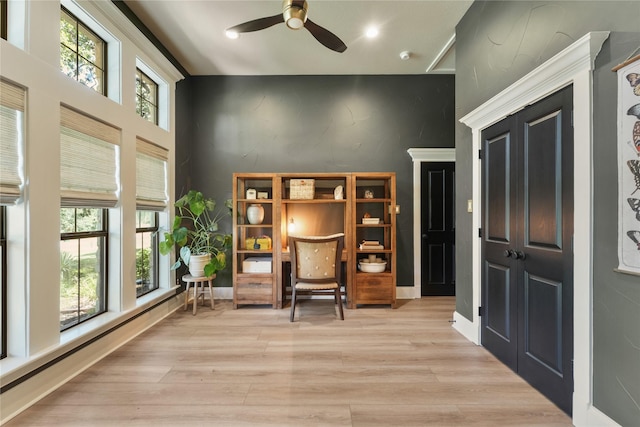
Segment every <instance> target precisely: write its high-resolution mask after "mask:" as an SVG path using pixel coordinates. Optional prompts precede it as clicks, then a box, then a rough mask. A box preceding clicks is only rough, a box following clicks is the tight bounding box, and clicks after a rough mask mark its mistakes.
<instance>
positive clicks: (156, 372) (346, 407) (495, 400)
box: [6, 297, 571, 427]
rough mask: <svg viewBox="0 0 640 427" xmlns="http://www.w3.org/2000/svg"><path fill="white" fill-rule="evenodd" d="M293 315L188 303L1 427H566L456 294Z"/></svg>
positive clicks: (316, 307) (304, 308)
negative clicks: (461, 325) (489, 346)
mask: <svg viewBox="0 0 640 427" xmlns="http://www.w3.org/2000/svg"><path fill="white" fill-rule="evenodd" d="M299 307H300V310H299V311H298V310H296V317H297V319H296V322H295V323H290V322H289V319H288V317H289V310H288V309H285V310H274V309H272V308H267V307H255V306H254V307H251V306H249V307H241V308H239V309H238V310H233V308H232V304H231V302H230V301H216V307H215V310H214V311H211V310H210V309H209V308H208V307H202V306H200V307H198V313H197V314H196V315H195V316H193V315H192V314H191V310H188V311H182V310H181V309H180V310H179V311H177V312H176V313H174V314H172V315H171V316H170V317H169V318H167V319H165V320H164V321H162V322H161V323H160V324H159V325H157V326H155V327H154V328H152V329H151V330H149V331H147V332H145V333H144V334H142V335H141V336H139V337H137V338H136V339H135V340H133V341H131V342H130V343H128V344H126V345H124V346H123V347H121V348H120V349H119V350H117V351H116V352H114V353H112V354H111V355H109V356H107V357H106V358H105V359H103V360H102V361H100V362H98V363H97V364H96V365H94V366H93V367H91V368H90V369H88V370H87V371H85V372H84V373H82V374H80V375H79V376H77V377H76V378H75V379H74V380H72V381H71V382H69V383H67V384H65V385H64V386H62V387H61V388H60V389H58V390H57V391H55V392H53V393H52V394H50V395H49V396H47V397H45V398H44V399H43V400H41V401H40V402H39V403H37V404H36V405H34V406H33V407H31V408H29V409H28V410H27V411H25V412H23V413H21V414H20V415H18V416H17V417H16V418H14V419H13V420H11V421H10V422H9V423H7V424H6V425H7V426H8V427H14V426H53V425H56V426H115V425H141V426H147V425H171V426H178V425H189V426H385V427H386V426H570V425H571V419H570V418H569V417H568V416H567V415H566V414H564V413H563V412H562V411H560V410H559V409H558V408H557V407H556V406H554V405H553V404H552V403H550V402H549V401H548V400H547V399H546V398H545V397H543V396H542V395H541V394H540V393H538V392H537V391H536V390H534V389H533V388H532V387H530V386H529V385H528V384H527V383H526V382H525V381H523V380H522V379H520V377H518V376H517V375H515V374H514V373H513V372H511V371H510V370H509V369H508V368H507V367H505V366H504V365H503V364H501V363H500V362H498V361H497V360H496V359H495V358H494V357H493V356H492V355H491V354H490V353H488V352H487V351H486V350H485V349H484V348H482V347H479V346H476V345H474V344H472V343H470V342H469V341H467V340H466V339H465V338H463V337H462V336H461V335H460V334H459V333H458V332H456V331H455V330H454V329H453V328H452V327H451V324H450V322H449V320H450V319H451V317H452V313H453V311H454V309H455V301H454V298H453V297H429V298H423V299H421V300H400V301H399V304H398V308H396V309H390V308H389V307H387V306H380V307H378V306H375V307H365V308H360V309H358V310H345V320H344V321H340V320H337V317H336V310H335V307H334V305H333V303H332V301H330V300H313V301H301V303H300V305H299Z"/></svg>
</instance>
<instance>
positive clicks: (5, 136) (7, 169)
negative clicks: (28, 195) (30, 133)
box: [0, 80, 25, 205]
mask: <svg viewBox="0 0 640 427" xmlns="http://www.w3.org/2000/svg"><path fill="white" fill-rule="evenodd" d="M24 111H25V90H24V89H23V88H21V87H18V86H15V85H13V84H11V83H8V82H6V81H4V80H0V153H2V155H0V204H2V205H11V204H14V203H16V201H18V199H20V196H22V191H21V187H22V177H21V173H22V167H23V162H22V156H21V155H20V152H21V148H22V143H23V141H24V117H25V116H24Z"/></svg>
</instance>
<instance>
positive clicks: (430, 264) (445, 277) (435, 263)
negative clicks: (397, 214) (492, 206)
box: [420, 162, 456, 296]
mask: <svg viewBox="0 0 640 427" xmlns="http://www.w3.org/2000/svg"><path fill="white" fill-rule="evenodd" d="M421 172H422V173H421V188H422V203H421V208H420V217H421V218H420V223H421V224H422V230H421V235H420V238H421V240H422V259H421V260H420V261H421V262H420V265H421V269H422V283H421V285H420V286H421V296H455V294H456V268H455V267H456V265H455V252H456V246H455V240H456V234H455V216H456V215H455V163H454V162H424V163H422V168H421Z"/></svg>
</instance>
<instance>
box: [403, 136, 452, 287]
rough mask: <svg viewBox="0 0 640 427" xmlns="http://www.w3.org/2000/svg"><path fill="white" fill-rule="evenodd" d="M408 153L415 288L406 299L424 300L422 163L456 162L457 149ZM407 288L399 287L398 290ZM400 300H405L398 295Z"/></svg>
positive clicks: (422, 149) (423, 149)
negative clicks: (410, 178) (410, 177)
mask: <svg viewBox="0 0 640 427" xmlns="http://www.w3.org/2000/svg"><path fill="white" fill-rule="evenodd" d="M407 153H409V155H410V156H411V160H412V161H413V288H411V287H409V289H408V290H409V293H411V292H412V294H411V295H408V294H407V295H406V296H405V298H408V299H420V298H422V291H421V285H422V268H421V263H422V240H421V239H420V238H418V237H417V236H420V235H422V224H421V221H420V216H421V215H420V214H421V212H420V206H421V205H422V184H421V183H422V179H421V172H422V163H431V162H455V161H456V149H455V148H409V149H408V150H407ZM403 288H406V286H405V287H399V288H397V290H400V289H403ZM405 293H406V292H405ZM396 295H397V297H398V298H403V297H402V296H400V295H399V294H398V293H396Z"/></svg>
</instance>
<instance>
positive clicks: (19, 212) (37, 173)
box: [0, 0, 183, 423]
mask: <svg viewBox="0 0 640 427" xmlns="http://www.w3.org/2000/svg"><path fill="white" fill-rule="evenodd" d="M63 3H64V5H65V6H66V7H69V8H70V9H71V10H72V12H73V13H74V14H76V15H77V16H78V17H79V18H80V19H81V20H83V21H84V22H85V23H87V24H89V22H86V20H85V18H86V19H89V17H92V18H94V19H96V20H97V21H98V22H99V23H100V29H99V31H100V35H101V36H102V35H103V33H104V34H105V35H106V36H107V39H108V40H113V42H112V43H110V44H109V50H110V51H111V54H110V56H109V82H110V83H109V89H110V91H109V97H105V96H103V95H100V94H98V93H96V92H94V91H93V90H91V89H89V88H87V87H85V86H83V85H81V84H80V83H78V82H76V81H74V80H72V79H70V78H69V77H67V76H65V75H63V74H62V73H61V72H60V69H59V61H60V59H59V56H60V36H59V31H60V29H59V28H60V26H59V25H60V24H59V23H60V3H59V2H56V1H27V2H24V1H16V0H9V4H8V10H9V20H8V29H9V31H8V39H9V40H8V41H5V40H0V58H1V60H0V75H1V76H2V78H3V79H6V80H9V81H11V82H14V83H16V84H18V85H21V86H23V87H25V88H26V91H27V97H26V98H27V109H26V139H25V146H24V153H23V154H24V159H25V171H24V172H25V183H24V184H25V185H24V198H23V199H22V201H20V202H19V203H18V204H17V205H16V206H11V207H9V208H8V209H7V233H8V235H7V243H8V256H9V259H8V269H7V271H8V322H7V324H8V346H7V347H8V357H7V358H5V359H3V360H2V361H0V384H2V394H0V414H1V419H0V423H2V422H4V421H6V420H8V419H10V418H11V417H13V416H15V414H16V413H17V412H19V411H20V410H22V409H23V408H24V407H26V406H28V405H30V404H32V403H33V402H34V401H35V400H36V399H37V398H39V397H40V396H41V395H43V394H44V393H47V392H48V391H50V390H51V389H52V388H54V387H56V386H58V385H59V384H61V383H63V382H64V381H66V380H67V379H68V378H70V377H72V376H73V375H76V374H77V373H79V371H80V370H81V369H83V368H84V367H86V366H89V365H90V364H92V363H95V361H97V360H99V359H100V358H101V357H103V356H104V355H106V354H107V353H108V352H110V351H112V350H113V349H115V348H117V347H118V346H120V345H122V344H123V343H124V342H126V341H127V340H128V339H131V338H132V337H133V336H135V334H137V333H139V332H140V331H142V330H144V329H146V328H147V327H149V326H150V325H152V324H153V323H155V322H157V321H158V320H160V319H161V318H162V317H163V316H166V315H167V314H169V313H170V312H171V311H172V310H174V309H175V308H176V307H177V306H178V304H177V300H176V297H175V292H176V288H175V286H173V283H175V277H174V276H173V275H172V274H170V273H169V265H170V261H169V258H168V257H162V259H161V265H160V271H161V278H160V286H161V288H160V289H159V290H157V291H155V292H153V293H151V294H149V295H146V296H144V297H141V298H136V291H135V279H136V277H135V276H136V273H135V210H136V199H135V189H136V188H135V182H136V176H135V173H136V168H135V157H136V155H135V153H136V137H137V136H138V137H141V138H144V139H146V140H149V141H152V142H154V143H155V144H158V145H160V146H162V147H164V148H165V149H167V150H168V152H169V176H168V180H169V194H170V195H172V194H173V193H174V191H173V183H174V181H175V180H174V164H173V163H174V162H173V158H174V147H175V131H174V93H175V84H176V82H177V81H179V80H180V79H182V78H183V76H182V75H181V74H180V73H179V72H178V71H177V70H176V69H175V67H173V65H171V63H170V62H169V61H168V60H167V59H166V58H164V57H163V56H162V55H161V54H160V53H159V52H158V51H157V49H155V47H153V46H152V44H151V43H150V42H149V41H148V40H147V39H146V38H145V37H144V36H143V35H142V34H141V33H140V32H139V31H138V30H137V29H136V28H135V27H134V26H133V25H132V24H131V23H130V22H129V21H128V20H127V19H126V17H125V16H124V15H123V14H122V13H121V12H120V11H119V10H118V9H117V8H116V7H115V6H114V5H113V4H112V3H111V2H110V1H96V2H84V1H83V2H81V3H79V4H76V3H72V2H70V1H68V0H63ZM92 29H93V28H92ZM103 38H104V37H103ZM140 61H142V62H143V63H144V64H146V66H148V67H149V68H150V69H152V70H153V71H154V72H155V73H156V75H157V76H158V77H159V79H160V80H161V81H159V82H157V83H159V84H160V85H161V86H163V88H164V89H165V90H164V92H163V93H165V94H166V97H165V98H164V101H165V103H164V105H163V106H162V107H161V114H163V111H164V113H165V116H164V120H163V121H161V125H162V126H157V125H154V124H152V123H149V122H147V121H145V120H144V119H142V118H141V117H139V116H137V115H136V111H135V71H136V64H137V63H139V62H140ZM61 104H65V105H68V106H71V107H73V108H75V109H77V110H79V111H82V112H84V113H85V114H87V115H89V116H92V117H95V118H98V119H100V120H102V121H105V122H107V123H108V124H110V125H112V126H114V127H116V128H118V129H121V136H122V139H121V145H120V181H121V193H120V202H119V203H118V205H117V207H116V208H114V209H111V210H110V212H109V219H110V236H109V245H110V246H109V272H108V273H109V283H108V286H109V299H108V310H109V311H108V313H105V314H102V315H99V316H97V317H96V318H95V319H93V320H90V321H87V322H85V323H83V324H81V325H79V326H76V327H74V328H71V329H69V330H68V331H65V332H63V333H61V332H60V331H59V299H60V298H59V289H60V283H59V276H60V273H59V272H60V269H59V250H60V249H59V248H60V232H59V227H60V225H59V208H60V191H59V188H60V172H59V171H60V163H59V159H60V105H61ZM169 202H170V206H171V204H172V202H173V200H170V201H169ZM161 217H162V221H163V222H164V223H165V224H167V223H168V221H169V219H170V218H169V210H167V211H166V212H165V213H164V214H163V215H161ZM161 301H165V302H164V303H162V304H161V305H160V306H159V307H156V308H154V307H155V305H156V304H157V303H158V302H161ZM147 310H148V313H149V314H145V315H142V316H139V317H137V318H136V320H135V321H134V322H131V323H130V324H128V325H127V326H126V327H124V328H119V329H116V331H115V332H113V333H111V334H110V335H109V340H98V342H96V343H95V344H92V345H91V346H88V347H86V348H84V349H83V350H82V351H81V352H78V353H75V354H74V355H73V359H74V362H73V363H68V362H62V363H57V364H54V365H53V366H52V367H49V368H47V369H46V370H45V372H43V373H40V374H38V375H36V376H34V377H32V378H31V379H29V380H27V381H25V382H21V380H22V379H24V378H26V377H28V376H29V375H31V373H32V372H33V371H34V370H35V369H36V368H38V367H40V366H42V365H43V364H46V363H48V362H50V361H51V360H53V359H54V358H56V357H58V356H60V355H63V354H65V353H67V352H72V353H73V351H74V349H75V348H77V347H78V346H80V345H81V344H83V343H85V342H87V341H88V340H90V339H92V338H94V337H96V336H98V335H100V334H104V333H106V332H108V331H111V330H112V329H113V328H114V327H117V326H118V325H119V324H121V323H122V322H123V321H125V320H127V319H130V318H132V317H133V316H135V315H138V314H140V313H143V312H145V311H147ZM107 343H108V344H107ZM18 383H20V384H19V385H15V384H18ZM35 384H37V386H34V385H35ZM14 385H15V386H14Z"/></svg>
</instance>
